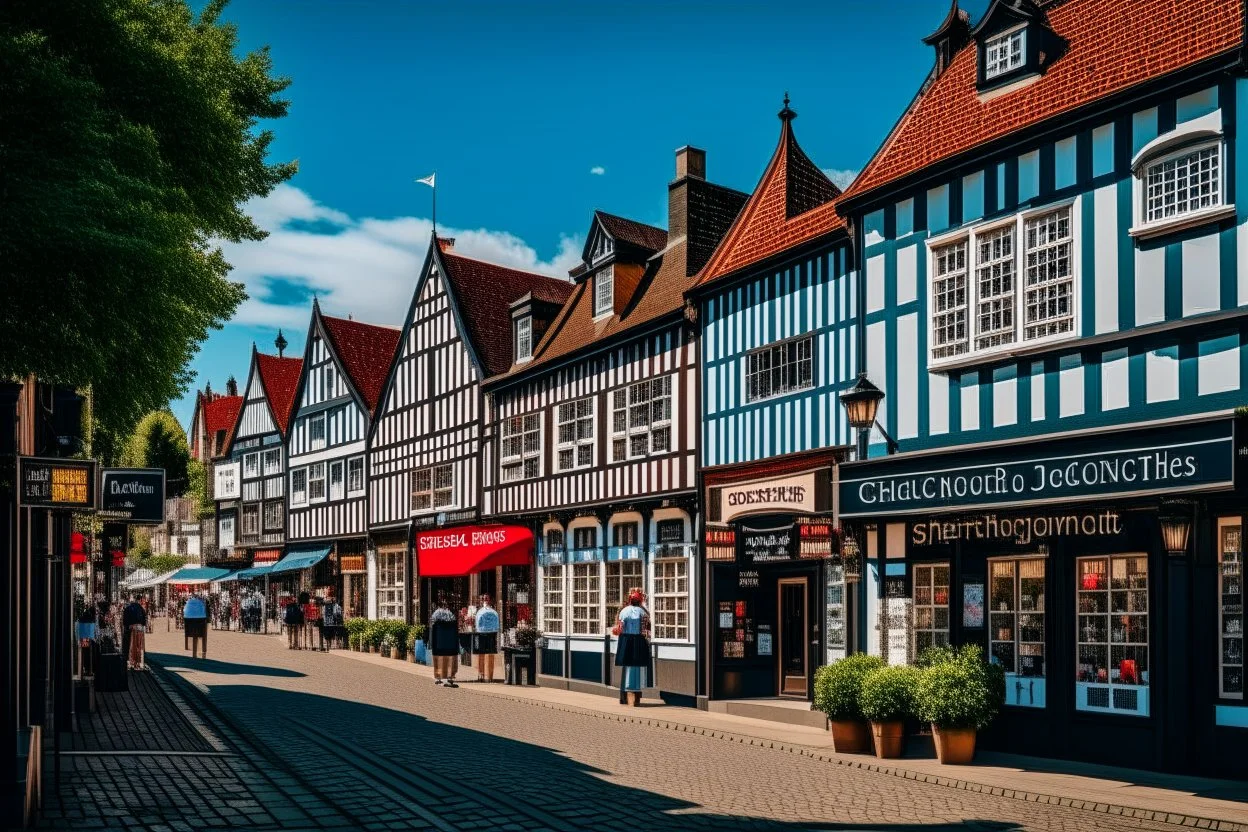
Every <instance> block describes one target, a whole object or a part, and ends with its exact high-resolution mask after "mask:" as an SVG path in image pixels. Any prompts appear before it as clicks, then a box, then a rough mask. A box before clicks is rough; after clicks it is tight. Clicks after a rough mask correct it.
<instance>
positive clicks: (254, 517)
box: [242, 503, 260, 537]
mask: <svg viewBox="0 0 1248 832" xmlns="http://www.w3.org/2000/svg"><path fill="white" fill-rule="evenodd" d="M242 515H243V520H242V527H243V537H254V536H255V535H258V534H260V506H259V505H258V504H256V503H251V504H249V505H245V506H243V510H242Z"/></svg>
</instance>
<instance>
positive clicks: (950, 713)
mask: <svg viewBox="0 0 1248 832" xmlns="http://www.w3.org/2000/svg"><path fill="white" fill-rule="evenodd" d="M927 658H928V661H929V662H930V664H929V666H928V667H927V668H926V669H924V670H923V671H922V673H921V674H920V676H919V684H918V687H917V689H916V691H915V705H916V710H917V712H918V716H919V718H920V719H922V720H924V721H925V722H930V723H931V724H932V737H933V739H934V740H935V745H936V757H937V759H939V760H940V761H941V762H942V763H945V764H947V765H966V764H968V763H970V762H971V760H972V759H974V757H975V737H976V734H977V732H978V731H979V729H981V728H984V727H986V726H987V725H988V724H989V723H990V722H992V720H993V719H995V718H996V716H997V714H998V713H999V712H1000V710H1001V705H1002V704H1003V703H1004V701H1005V673H1004V672H1003V671H1002V669H1001V667H1000V666H999V665H990V664H987V663H985V662H984V659H983V651H982V650H981V649H980V647H979V645H976V644H968V645H965V646H964V647H962V648H961V649H960V650H947V651H943V652H941V653H935V654H932V655H930V656H929V657H927Z"/></svg>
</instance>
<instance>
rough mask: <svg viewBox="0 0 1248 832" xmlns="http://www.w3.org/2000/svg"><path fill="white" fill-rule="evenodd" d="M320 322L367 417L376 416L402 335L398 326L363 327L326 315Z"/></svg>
mask: <svg viewBox="0 0 1248 832" xmlns="http://www.w3.org/2000/svg"><path fill="white" fill-rule="evenodd" d="M321 320H322V321H323V322H324V326H325V332H326V334H327V335H328V336H329V340H330V342H331V343H332V344H333V347H334V352H335V353H336V354H337V356H338V358H339V360H340V361H342V366H343V369H344V370H345V371H346V373H347V377H348V378H349V379H350V380H351V384H352V386H353V387H355V391H356V392H357V393H359V394H360V398H361V399H363V400H364V404H365V406H366V407H367V408H368V412H369V414H370V415H371V414H373V413H375V412H376V410H377V404H378V402H379V401H380V400H381V388H382V386H383V385H384V384H385V383H386V376H387V375H389V373H390V364H391V363H392V362H393V361H394V354H395V351H396V350H397V349H398V347H399V336H400V334H401V333H400V332H399V330H398V328H397V327H391V326H377V325H375V324H365V323H360V322H359V321H352V320H349V319H347V318H331V317H330V316H329V315H322V316H321Z"/></svg>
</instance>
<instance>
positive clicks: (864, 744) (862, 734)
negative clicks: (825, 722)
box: [831, 719, 871, 754]
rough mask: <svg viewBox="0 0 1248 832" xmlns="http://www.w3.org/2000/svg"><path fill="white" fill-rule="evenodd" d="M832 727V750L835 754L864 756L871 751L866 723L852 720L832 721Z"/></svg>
mask: <svg viewBox="0 0 1248 832" xmlns="http://www.w3.org/2000/svg"><path fill="white" fill-rule="evenodd" d="M831 725H832V750H833V751H835V752H836V753H837V754H865V753H867V752H868V751H870V750H871V735H870V733H869V732H868V730H867V723H865V722H859V721H858V720H853V719H834V720H832V722H831Z"/></svg>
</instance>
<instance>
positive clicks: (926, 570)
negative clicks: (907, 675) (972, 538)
mask: <svg viewBox="0 0 1248 832" xmlns="http://www.w3.org/2000/svg"><path fill="white" fill-rule="evenodd" d="M937 569H944V570H945V583H943V584H938V583H936V570H937ZM910 581H911V583H912V586H911V598H912V599H913V604H914V627H913V628H912V630H913V634H914V640H913V642H912V644H911V655H910V660H911V661H912V662H913V661H914V660H915V659H918V658H919V657H920V656H922V655H923V651H924V650H926V649H927V648H928V647H934V646H936V647H939V646H945V645H948V644H949V625H950V621H949V617H950V616H951V615H952V614H953V613H952V605H951V603H950V602H951V601H952V600H953V598H952V596H953V567H952V565H951V564H950V563H949V561H947V560H941V561H927V562H924V563H916V564H914V565H913V566H911V567H910ZM942 586H943V587H944V590H945V600H944V603H940V602H939V600H938V598H937V595H936V591H937V588H938V587H942ZM920 589H923V590H930V593H929V594H927V595H921V594H920V593H919V590H920ZM922 610H926V611H927V612H928V613H929V615H927V616H925V617H926V618H928V619H929V620H930V623H928V622H923V626H920V621H919V617H920V615H919V613H920V611H922ZM942 610H943V611H944V614H945V625H944V626H943V627H942V626H940V625H939V624H938V623H937V621H936V618H937V613H938V612H941V611H942ZM920 633H927V634H928V635H930V636H931V640H930V643H929V644H924V645H923V646H922V647H920V646H919V634H920Z"/></svg>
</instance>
